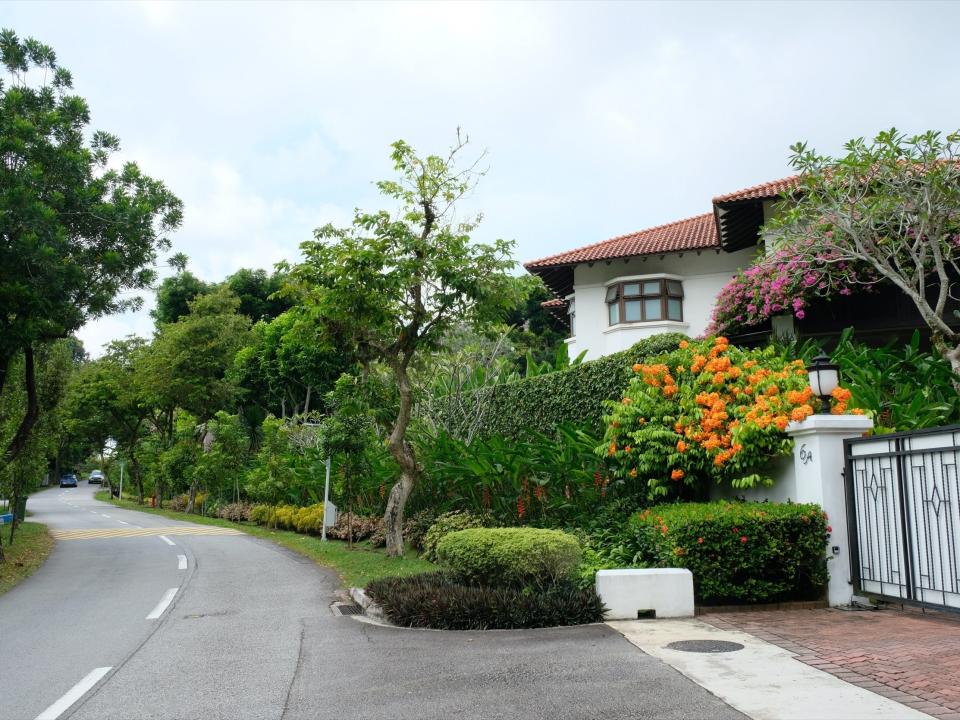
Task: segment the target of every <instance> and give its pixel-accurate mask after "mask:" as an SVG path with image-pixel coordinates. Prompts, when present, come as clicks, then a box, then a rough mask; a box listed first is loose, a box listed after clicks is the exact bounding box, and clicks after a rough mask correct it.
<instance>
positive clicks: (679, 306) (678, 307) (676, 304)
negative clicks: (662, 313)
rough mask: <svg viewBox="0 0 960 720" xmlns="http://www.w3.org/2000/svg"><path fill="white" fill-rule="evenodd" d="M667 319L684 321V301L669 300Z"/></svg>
mask: <svg viewBox="0 0 960 720" xmlns="http://www.w3.org/2000/svg"><path fill="white" fill-rule="evenodd" d="M667 317H668V318H669V319H670V320H683V301H682V300H678V299H677V298H669V299H668V300H667Z"/></svg>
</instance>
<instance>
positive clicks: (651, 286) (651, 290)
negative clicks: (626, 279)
mask: <svg viewBox="0 0 960 720" xmlns="http://www.w3.org/2000/svg"><path fill="white" fill-rule="evenodd" d="M643 294H644V295H659V294H660V281H659V280H648V281H647V282H645V283H644V284H643Z"/></svg>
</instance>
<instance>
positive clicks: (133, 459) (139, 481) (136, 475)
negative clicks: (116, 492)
mask: <svg viewBox="0 0 960 720" xmlns="http://www.w3.org/2000/svg"><path fill="white" fill-rule="evenodd" d="M130 470H132V471H133V482H134V483H135V484H136V486H137V505H143V476H142V475H141V474H140V461H139V460H137V456H136V455H134V453H133V450H131V451H130ZM120 499H121V500H123V498H120Z"/></svg>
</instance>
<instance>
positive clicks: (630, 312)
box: [623, 300, 643, 322]
mask: <svg viewBox="0 0 960 720" xmlns="http://www.w3.org/2000/svg"><path fill="white" fill-rule="evenodd" d="M623 320H624V322H639V321H640V320H643V317H642V316H641V315H640V301H639V300H627V301H626V302H624V303H623Z"/></svg>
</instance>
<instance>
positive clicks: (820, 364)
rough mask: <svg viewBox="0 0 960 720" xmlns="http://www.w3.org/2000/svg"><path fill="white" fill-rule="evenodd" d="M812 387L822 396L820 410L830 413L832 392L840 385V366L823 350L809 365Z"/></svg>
mask: <svg viewBox="0 0 960 720" xmlns="http://www.w3.org/2000/svg"><path fill="white" fill-rule="evenodd" d="M807 375H808V376H809V378H810V389H811V390H813V394H814V395H816V396H817V397H819V398H820V412H821V413H823V414H824V415H829V414H830V393H832V392H833V391H834V390H836V389H837V388H838V387H839V386H840V366H839V365H837V364H835V363H833V362H832V361H831V360H830V356H829V355H827V354H826V353H824V352H823V351H822V350H821V351H820V354H819V355H817V356H816V357H815V358H814V359H813V362H811V363H810V365H809V366H808V367H807Z"/></svg>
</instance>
